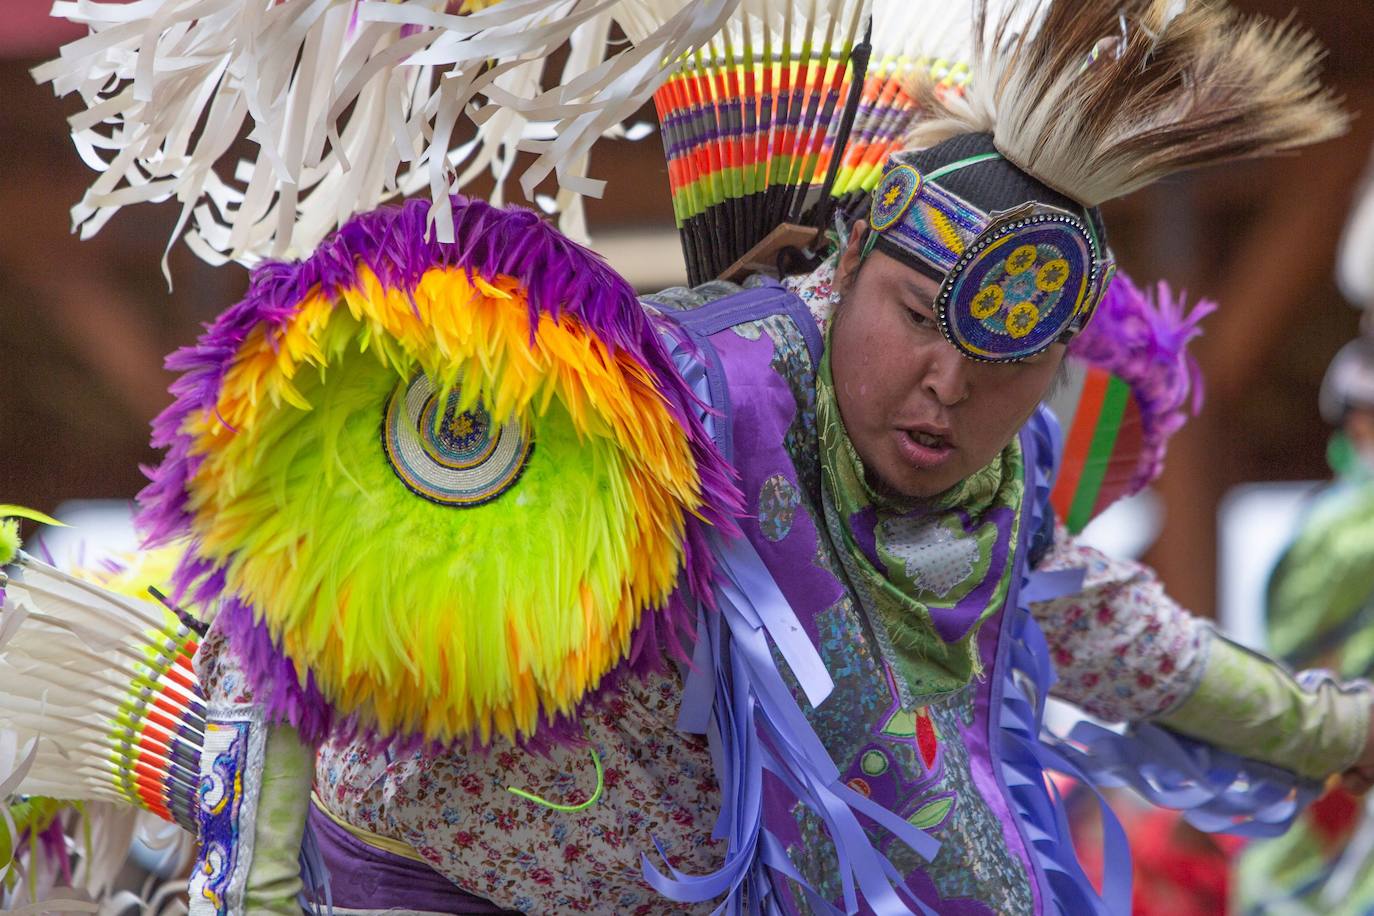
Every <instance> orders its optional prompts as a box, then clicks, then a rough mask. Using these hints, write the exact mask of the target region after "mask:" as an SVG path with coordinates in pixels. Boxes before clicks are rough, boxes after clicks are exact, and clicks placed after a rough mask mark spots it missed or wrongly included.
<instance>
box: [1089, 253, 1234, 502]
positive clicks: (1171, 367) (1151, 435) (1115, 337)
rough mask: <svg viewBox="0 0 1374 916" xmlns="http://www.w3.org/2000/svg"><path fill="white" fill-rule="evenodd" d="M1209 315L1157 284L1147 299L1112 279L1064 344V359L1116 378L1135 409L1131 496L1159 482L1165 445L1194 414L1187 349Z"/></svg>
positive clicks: (1196, 394) (1194, 383) (1195, 396)
mask: <svg viewBox="0 0 1374 916" xmlns="http://www.w3.org/2000/svg"><path fill="white" fill-rule="evenodd" d="M1216 308H1217V305H1216V303H1215V302H1211V301H1209V300H1205V299H1204V300H1202V301H1200V302H1198V303H1197V304H1196V305H1194V306H1193V307H1192V308H1191V309H1189V307H1188V302H1187V297H1186V295H1185V294H1183V293H1177V294H1176V293H1174V292H1173V290H1171V289H1170V288H1169V284H1167V283H1164V282H1162V281H1161V282H1160V283H1159V284H1158V285H1156V287H1155V290H1154V295H1151V294H1150V293H1149V292H1148V291H1147V290H1144V289H1141V288H1140V287H1139V286H1137V285H1136V284H1135V282H1134V281H1132V280H1131V278H1130V277H1128V276H1126V275H1125V274H1124V273H1118V274H1117V275H1116V278H1115V279H1114V280H1113V281H1112V285H1111V286H1110V287H1109V288H1108V289H1107V294H1106V295H1105V296H1104V297H1103V298H1102V303H1101V304H1100V305H1099V306H1098V307H1097V314H1096V315H1095V316H1094V317H1093V320H1092V321H1090V322H1089V323H1088V326H1087V327H1086V328H1085V329H1084V330H1083V333H1081V334H1079V335H1078V336H1077V337H1075V338H1074V339H1073V341H1072V342H1071V343H1070V344H1069V355H1070V356H1073V357H1076V358H1078V359H1080V360H1083V361H1084V362H1087V363H1089V364H1091V365H1093V366H1096V367H1098V368H1100V369H1105V370H1106V371H1108V372H1111V373H1113V374H1115V375H1117V376H1119V377H1120V378H1121V380H1122V381H1124V382H1125V383H1126V384H1127V385H1129V386H1130V388H1131V392H1132V394H1134V395H1135V399H1136V402H1137V403H1138V404H1139V405H1140V419H1141V425H1142V426H1143V428H1144V443H1143V445H1142V447H1141V450H1140V467H1139V469H1138V470H1137V472H1136V476H1135V479H1134V481H1133V482H1132V484H1131V492H1132V493H1134V492H1137V491H1139V490H1141V489H1143V488H1144V487H1146V486H1148V485H1149V484H1150V483H1151V482H1152V481H1154V480H1155V479H1156V478H1157V477H1159V475H1160V472H1162V471H1163V470H1164V453H1165V451H1166V450H1167V449H1168V446H1169V438H1170V437H1171V436H1173V434H1174V433H1176V432H1178V430H1179V429H1180V428H1181V427H1182V426H1183V424H1184V423H1186V422H1187V420H1188V417H1189V415H1190V414H1193V415H1195V414H1196V413H1197V412H1198V411H1199V410H1201V409H1202V399H1203V383H1202V372H1201V370H1200V369H1199V368H1198V365H1197V360H1196V359H1194V358H1193V356H1192V354H1191V353H1189V352H1188V343H1189V342H1190V341H1191V340H1192V339H1193V338H1195V337H1197V336H1198V335H1199V334H1201V333H1202V329H1201V327H1200V324H1201V322H1202V319H1203V318H1206V317H1207V316H1208V315H1210V314H1212V312H1214V311H1216ZM1190 395H1191V398H1190ZM1190 400H1191V405H1190V404H1189V402H1190Z"/></svg>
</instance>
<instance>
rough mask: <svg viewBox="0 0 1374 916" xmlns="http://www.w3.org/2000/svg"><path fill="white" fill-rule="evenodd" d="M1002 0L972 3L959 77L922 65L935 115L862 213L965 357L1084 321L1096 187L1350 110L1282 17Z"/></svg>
mask: <svg viewBox="0 0 1374 916" xmlns="http://www.w3.org/2000/svg"><path fill="white" fill-rule="evenodd" d="M997 6H998V9H999V10H1000V11H999V12H996V13H994V12H992V11H991V10H990V2H989V0H975V2H974V5H973V33H972V38H973V41H972V51H971V61H972V62H971V75H970V81H969V83H968V85H967V87H965V89H964V91H963V92H962V93H957V94H951V93H947V92H940V91H937V87H936V85H935V84H933V83H932V82H931V81H930V80H929V79H921V80H919V81H918V85H917V87H916V89H915V93H914V94H915V97H916V98H917V99H918V101H919V102H920V104H921V105H922V106H923V107H924V109H925V110H926V112H927V113H928V115H929V117H928V119H926V120H923V121H921V122H919V123H918V124H917V125H916V126H915V128H914V129H913V130H912V131H911V133H910V135H909V136H908V139H907V145H908V147H909V148H910V149H911V150H912V151H911V152H907V153H902V154H899V155H897V156H894V157H893V158H892V159H890V160H889V162H888V166H887V169H886V172H885V174H884V176H883V179H882V181H881V182H880V183H879V184H878V187H877V189H876V190H875V192H874V194H873V198H872V205H871V212H870V222H871V225H872V228H873V229H874V230H875V232H874V234H873V236H872V237H871V239H870V243H869V244H870V246H876V247H878V248H879V249H880V250H882V251H884V252H886V253H887V254H889V255H891V256H893V257H896V258H898V259H900V260H902V261H904V262H906V263H908V264H909V265H910V266H912V267H913V268H915V269H917V270H919V271H922V272H925V273H927V274H929V275H931V276H932V277H934V278H936V279H937V280H939V281H941V283H942V286H941V289H940V292H939V294H938V296H937V297H936V301H935V310H936V314H937V318H938V319H939V322H940V326H941V329H942V330H943V331H944V333H945V335H946V337H948V338H949V340H950V342H951V343H952V344H954V345H955V346H956V347H958V348H959V350H960V351H962V352H963V353H964V354H965V355H966V356H968V357H970V358H972V359H978V360H988V361H994V362H1001V361H1012V360H1021V359H1026V358H1028V357H1030V356H1033V355H1035V354H1036V353H1039V352H1041V351H1042V350H1044V349H1045V348H1047V347H1049V346H1050V345H1052V344H1054V343H1056V342H1064V341H1067V340H1068V339H1069V338H1071V337H1072V336H1073V335H1074V334H1076V333H1077V332H1078V331H1080V330H1082V328H1083V327H1084V325H1085V324H1086V323H1087V321H1088V319H1089V318H1090V317H1091V316H1092V314H1093V310H1094V309H1095V308H1096V306H1097V303H1098V301H1099V300H1100V299H1101V297H1102V295H1103V293H1104V292H1105V291H1106V289H1107V287H1108V285H1109V283H1110V279H1111V275H1112V273H1113V271H1114V263H1113V260H1112V258H1111V255H1110V252H1109V250H1108V248H1107V245H1106V238H1105V231H1104V227H1103V226H1102V221H1101V217H1100V215H1099V214H1098V212H1097V207H1098V205H1099V204H1101V203H1103V202H1104V201H1107V200H1110V199H1112V198H1114V197H1119V196H1121V195H1123V194H1128V193H1130V192H1131V191H1134V190H1136V189H1138V188H1141V187H1143V186H1145V185H1147V184H1150V183H1151V182H1154V181H1157V180H1159V179H1160V178H1163V177H1165V176H1167V175H1170V174H1172V173H1174V172H1177V171H1179V170H1181V169H1185V168H1190V167H1195V166H1200V165H1206V164H1210V163H1217V162H1223V161H1227V160H1230V159H1236V158H1240V157H1244V156H1256V155H1263V154H1266V153H1272V152H1277V151H1281V150H1286V149H1291V148H1293V147H1297V146H1301V145H1303V144H1307V143H1313V142H1316V141H1319V140H1323V139H1326V138H1328V137H1331V136H1334V135H1336V134H1337V133H1339V132H1340V131H1341V130H1342V129H1343V127H1344V124H1345V118H1344V116H1343V115H1342V113H1341V112H1340V109H1339V107H1338V106H1337V104H1336V102H1335V101H1334V100H1333V98H1332V97H1331V95H1330V93H1329V92H1328V91H1327V90H1325V89H1323V88H1322V87H1321V85H1320V83H1319V82H1318V81H1317V78H1316V75H1315V67H1316V61H1317V58H1318V50H1317V48H1316V46H1315V44H1314V43H1313V41H1312V39H1311V38H1310V37H1309V36H1307V35H1306V33H1302V32H1299V31H1297V30H1295V29H1294V28H1293V27H1292V26H1289V25H1274V24H1272V23H1268V22H1264V21H1262V20H1245V19H1242V18H1241V17H1240V16H1239V14H1237V13H1235V12H1234V11H1232V10H1231V9H1229V8H1228V7H1226V6H1224V5H1221V4H1219V3H1213V2H1201V0H1199V2H1192V3H1187V4H1184V3H1180V2H1179V0H1108V2H1104V0H1048V2H1044V3H1041V4H1036V5H1031V6H1027V5H1024V4H1007V5H1002V4H997Z"/></svg>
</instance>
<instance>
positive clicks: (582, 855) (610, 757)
mask: <svg viewBox="0 0 1374 916" xmlns="http://www.w3.org/2000/svg"><path fill="white" fill-rule="evenodd" d="M1040 568H1041V569H1074V568H1078V569H1083V570H1084V571H1085V581H1084V590H1083V592H1082V593H1081V594H1079V595H1075V596H1073V597H1072V598H1065V599H1060V600H1058V601H1052V602H1045V603H1043V604H1039V605H1034V606H1033V610H1034V611H1035V613H1036V616H1037V618H1038V619H1039V620H1040V622H1041V626H1042V627H1043V628H1044V630H1045V633H1046V637H1047V639H1048V641H1049V644H1050V648H1051V651H1052V653H1053V655H1054V658H1055V660H1056V664H1057V665H1058V666H1059V675H1060V680H1059V682H1058V685H1057V689H1056V691H1055V692H1056V694H1057V695H1060V696H1061V697H1062V698H1064V699H1067V700H1070V701H1073V702H1078V703H1081V704H1082V705H1084V707H1085V708H1086V709H1088V711H1090V712H1092V713H1093V714H1094V715H1097V716H1099V717H1101V718H1106V719H1114V720H1130V719H1139V718H1147V717H1149V716H1152V715H1155V714H1158V713H1160V712H1162V711H1164V710H1167V709H1169V708H1171V707H1172V706H1174V705H1175V704H1176V703H1177V702H1179V701H1181V699H1182V698H1185V697H1187V696H1188V695H1189V694H1190V693H1191V692H1192V690H1193V689H1194V688H1195V687H1196V685H1197V683H1198V680H1199V678H1200V677H1201V673H1202V671H1201V669H1202V667H1203V665H1204V664H1205V660H1206V651H1205V650H1206V645H1207V639H1208V634H1210V632H1211V631H1210V628H1209V627H1208V626H1207V624H1206V623H1204V622H1202V621H1199V620H1197V619H1195V618H1193V617H1191V616H1190V615H1188V614H1187V613H1186V612H1185V611H1183V610H1182V609H1181V608H1179V607H1178V605H1177V604H1175V603H1174V602H1173V601H1171V600H1170V599H1169V598H1168V596H1167V595H1165V594H1164V592H1163V589H1162V587H1161V586H1160V584H1159V581H1158V580H1157V579H1156V578H1155V576H1154V574H1153V573H1152V572H1151V571H1150V570H1149V569H1147V568H1146V567H1144V566H1141V565H1140V564H1138V563H1133V562H1129V561H1118V560H1110V559H1108V558H1107V557H1105V556H1103V555H1102V554H1101V553H1099V552H1098V551H1096V550H1093V549H1092V548H1089V547H1086V546H1083V545H1081V544H1078V543H1077V542H1076V541H1074V539H1073V538H1072V537H1070V536H1069V535H1068V534H1067V533H1066V532H1065V531H1063V530H1062V529H1061V530H1060V531H1059V532H1058V536H1057V538H1056V541H1055V545H1054V547H1053V549H1052V550H1051V551H1050V553H1049V554H1047V555H1046V557H1045V558H1044V560H1043V561H1042V562H1041V564H1040ZM681 691H682V682H681V680H680V679H679V678H678V677H676V676H673V675H665V676H662V677H654V678H651V679H649V680H648V681H646V682H642V683H627V684H626V685H625V686H624V687H622V688H621V689H620V691H619V693H617V694H616V695H615V696H614V698H613V699H611V700H610V702H609V704H608V705H607V708H606V709H605V710H604V711H603V712H601V713H598V714H596V715H595V716H593V717H590V718H588V719H587V720H586V722H585V724H586V734H587V737H588V739H589V740H590V741H591V742H592V744H593V746H595V747H596V748H597V750H598V752H599V753H600V755H601V758H602V760H603V762H604V765H605V768H606V780H605V792H604V794H603V796H602V798H601V799H600V800H599V801H598V802H597V803H596V804H595V805H592V806H591V807H589V808H587V809H584V810H582V811H579V812H573V813H564V812H560V811H555V810H553V809H550V808H547V807H544V806H541V805H539V804H537V803H534V802H530V801H527V800H525V799H523V798H520V797H517V796H516V795H513V794H512V793H511V792H509V791H508V787H511V786H514V787H517V788H521V789H524V790H526V791H528V792H532V793H533V794H535V795H538V796H540V797H541V798H545V799H548V800H549V801H554V802H558V803H561V804H576V803H578V802H580V801H583V800H585V799H586V798H587V797H588V795H589V794H590V793H591V791H592V790H593V788H594V787H595V772H594V766H593V763H592V760H591V756H590V754H589V753H588V752H587V751H586V750H580V751H579V750H568V749H561V748H560V749H556V750H554V751H553V752H552V753H551V755H550V758H549V759H547V760H546V759H544V758H542V757H539V756H535V755H533V754H529V753H525V752H522V751H519V750H517V749H515V748H512V747H510V746H508V745H498V746H496V747H494V748H492V749H491V750H490V751H489V752H487V753H486V754H485V755H484V754H480V753H469V754H447V755H430V754H426V753H413V754H409V755H404V756H400V757H397V758H395V759H389V758H388V757H387V756H386V755H384V754H375V753H371V752H368V751H367V750H366V749H364V748H363V747H361V746H360V745H327V746H326V747H324V748H323V749H322V750H321V751H320V754H319V757H318V759H317V766H316V790H317V792H318V793H319V795H320V797H321V798H322V799H323V800H324V802H325V804H326V805H327V806H328V807H329V808H330V809H331V810H332V811H333V812H334V813H335V814H338V815H339V816H341V817H343V818H344V819H346V820H348V821H349V822H350V823H352V824H355V825H356V826H359V827H362V828H364V829H366V830H370V831H372V832H374V833H378V834H382V835H384V836H388V837H391V838H394V839H398V840H401V841H402V842H405V843H407V844H409V845H410V846H412V847H413V848H414V849H415V850H416V851H418V852H419V853H420V855H421V856H423V857H424V858H425V860H426V861H427V862H428V863H429V864H431V865H432V866H433V867H434V868H435V869H436V870H438V871H439V872H441V873H442V874H444V875H446V876H447V877H448V878H449V879H450V880H452V881H453V882H454V883H455V884H457V885H458V886H459V887H461V888H462V889H463V890H465V891H467V892H468V893H471V894H475V895H477V896H479V897H483V898H485V899H487V900H490V901H491V902H492V903H495V904H498V905H500V906H504V907H509V908H512V909H516V910H520V911H521V912H525V913H531V914H533V913H568V912H599V913H611V912H613V913H618V914H621V913H624V914H647V913H665V912H674V913H677V912H698V911H699V912H702V913H709V912H710V911H711V910H712V909H713V907H712V906H711V905H709V904H708V905H702V906H700V907H695V908H693V907H688V906H682V905H678V904H673V903H670V902H669V901H666V900H664V899H663V898H662V897H660V896H658V894H657V893H656V892H655V891H653V890H652V888H650V887H649V886H648V885H647V884H645V883H644V881H643V879H642V877H641V874H642V872H641V855H648V856H650V857H651V858H656V853H655V849H654V842H655V840H657V841H658V842H659V844H660V845H661V846H662V847H663V848H664V850H665V851H666V853H667V854H668V857H669V861H670V862H671V864H672V865H673V866H674V867H676V868H679V869H681V870H682V871H684V872H687V873H688V874H705V873H708V872H710V871H712V870H714V869H715V868H716V867H718V866H719V864H720V860H721V857H722V856H723V855H724V848H723V846H724V844H721V843H715V842H713V841H712V840H711V838H710V835H711V830H712V827H713V825H714V822H715V817H716V814H717V812H718V811H719V794H718V789H717V787H716V783H715V780H714V777H713V775H712V772H713V770H712V766H711V760H710V753H709V751H708V749H707V746H706V743H705V742H704V741H703V740H702V739H700V738H699V737H697V736H693V735H686V734H683V733H681V732H679V731H677V730H676V728H675V727H674V726H675V722H676V718H677V711H678V703H679V700H680V697H681ZM656 864H658V865H659V867H660V869H661V868H662V864H661V862H656Z"/></svg>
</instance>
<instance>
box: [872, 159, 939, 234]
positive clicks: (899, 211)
mask: <svg viewBox="0 0 1374 916" xmlns="http://www.w3.org/2000/svg"><path fill="white" fill-rule="evenodd" d="M924 183H925V182H924V181H923V180H922V178H921V173H920V172H918V171H917V170H916V169H915V168H914V167H912V166H909V165H899V166H897V167H896V168H895V169H890V170H889V171H888V173H887V174H886V175H884V176H883V180H882V183H881V184H879V185H878V187H877V189H876V190H875V191H874V192H873V207H872V211H871V212H870V214H869V220H870V222H871V223H872V224H873V228H874V229H877V230H878V231H879V232H882V231H883V230H885V229H888V228H889V227H891V226H893V225H894V224H896V222H897V221H898V220H900V219H901V218H902V217H903V216H904V215H906V211H907V210H908V209H910V208H911V203H912V201H914V200H915V199H916V198H917V196H918V195H919V194H920V193H921V186H922V185H923V184H924Z"/></svg>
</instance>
